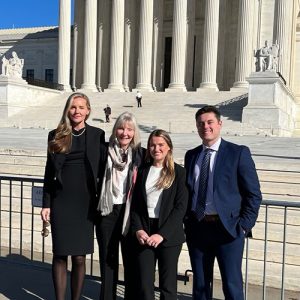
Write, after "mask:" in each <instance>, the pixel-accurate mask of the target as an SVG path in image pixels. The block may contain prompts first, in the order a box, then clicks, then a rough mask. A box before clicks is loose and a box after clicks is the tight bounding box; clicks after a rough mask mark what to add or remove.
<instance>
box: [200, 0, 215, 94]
mask: <svg viewBox="0 0 300 300" xmlns="http://www.w3.org/2000/svg"><path fill="white" fill-rule="evenodd" d="M218 33H219V0H206V3H205V25H204V41H203V64H202V82H201V84H200V89H203V88H205V89H213V90H218V87H217V83H216V77H217V76H216V75H217V58H218ZM197 90H199V89H197Z"/></svg>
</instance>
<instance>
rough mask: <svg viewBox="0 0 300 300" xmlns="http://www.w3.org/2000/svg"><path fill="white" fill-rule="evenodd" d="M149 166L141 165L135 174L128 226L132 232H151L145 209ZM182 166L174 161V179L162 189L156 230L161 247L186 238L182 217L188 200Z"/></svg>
mask: <svg viewBox="0 0 300 300" xmlns="http://www.w3.org/2000/svg"><path fill="white" fill-rule="evenodd" d="M149 170H150V166H147V167H145V168H144V169H142V170H141V171H140V172H139V174H138V178H137V182H136V186H135V190H134V194H133V199H132V206H131V230H132V232H133V233H134V234H135V232H136V231H138V230H141V229H143V230H145V231H146V232H147V233H148V234H149V232H150V224H149V215H148V210H147V195H146V188H145V186H146V180H147V176H148V173H149ZM185 181H186V173H185V169H184V168H183V167H181V166H179V165H178V164H175V179H174V182H173V183H172V185H171V186H170V187H169V188H168V189H164V190H163V192H162V201H161V207H160V214H159V220H158V232H157V233H158V234H160V235H161V236H162V237H163V238H164V240H163V242H162V244H161V246H163V247H169V246H175V245H179V244H182V243H183V242H184V241H185V236H184V230H183V218H184V215H185V213H186V209H187V203H188V190H187V187H186V183H185Z"/></svg>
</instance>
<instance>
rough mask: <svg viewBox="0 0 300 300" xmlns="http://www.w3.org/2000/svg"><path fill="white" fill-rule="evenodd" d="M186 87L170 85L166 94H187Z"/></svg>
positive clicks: (177, 84)
mask: <svg viewBox="0 0 300 300" xmlns="http://www.w3.org/2000/svg"><path fill="white" fill-rule="evenodd" d="M186 91H187V89H186V86H185V84H183V83H170V84H169V87H168V88H167V89H165V92H186Z"/></svg>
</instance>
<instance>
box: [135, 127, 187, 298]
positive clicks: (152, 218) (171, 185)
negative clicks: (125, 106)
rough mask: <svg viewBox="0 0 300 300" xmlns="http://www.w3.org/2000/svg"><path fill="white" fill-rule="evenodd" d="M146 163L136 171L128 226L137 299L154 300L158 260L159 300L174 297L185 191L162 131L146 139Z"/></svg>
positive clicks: (181, 168) (167, 138) (155, 132)
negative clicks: (133, 243)
mask: <svg viewBox="0 0 300 300" xmlns="http://www.w3.org/2000/svg"><path fill="white" fill-rule="evenodd" d="M146 159H148V160H149V162H150V163H149V164H148V165H147V166H145V168H143V169H142V170H140V171H139V173H138V178H137V182H136V188H135V191H134V194H133V199H132V214H131V221H132V222H131V225H132V227H131V228H132V231H133V233H134V234H135V236H136V239H137V241H138V246H137V263H138V272H139V274H138V275H139V276H137V280H139V281H140V282H139V284H138V285H137V286H138V287H139V296H138V299H143V300H153V299H154V298H155V297H154V281H155V277H154V276H155V265H156V262H157V261H158V270H159V289H160V296H161V299H164V300H166V299H168V300H175V299H177V264H178V258H179V254H180V251H181V248H182V243H183V242H184V241H185V237H184V231H183V217H184V215H185V212H186V208H187V201H188V192H187V188H186V185H185V170H184V168H183V167H181V166H179V165H178V164H176V163H174V160H173V145H172V141H171V138H170V136H169V135H168V133H167V132H166V131H164V130H161V129H158V130H154V131H153V132H152V133H151V134H150V136H149V139H148V145H147V152H146Z"/></svg>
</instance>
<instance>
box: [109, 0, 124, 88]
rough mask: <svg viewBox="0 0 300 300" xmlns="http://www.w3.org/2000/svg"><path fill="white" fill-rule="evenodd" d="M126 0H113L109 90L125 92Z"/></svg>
mask: <svg viewBox="0 0 300 300" xmlns="http://www.w3.org/2000/svg"><path fill="white" fill-rule="evenodd" d="M124 18H125V1H124V0H112V16H111V40H110V74H109V84H108V89H107V91H120V92H123V91H124V88H123V50H124V21H125V19H124Z"/></svg>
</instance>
